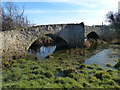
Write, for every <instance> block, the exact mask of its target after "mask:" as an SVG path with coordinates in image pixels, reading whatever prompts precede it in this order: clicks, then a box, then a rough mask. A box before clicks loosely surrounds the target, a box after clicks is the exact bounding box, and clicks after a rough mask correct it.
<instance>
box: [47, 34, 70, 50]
mask: <svg viewBox="0 0 120 90" xmlns="http://www.w3.org/2000/svg"><path fill="white" fill-rule="evenodd" d="M46 36H48V37H50V38H52V39H53V40H54V45H55V46H56V49H65V48H68V44H67V42H66V41H65V40H64V39H63V38H61V37H59V36H57V35H54V34H46Z"/></svg>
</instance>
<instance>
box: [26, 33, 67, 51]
mask: <svg viewBox="0 0 120 90" xmlns="http://www.w3.org/2000/svg"><path fill="white" fill-rule="evenodd" d="M54 45H55V46H56V49H61V48H62V49H63V48H67V47H68V44H67V42H66V41H65V40H64V39H63V38H61V37H59V36H57V35H54V34H45V35H44V36H42V37H39V38H38V39H37V40H34V41H33V43H32V44H31V45H30V46H29V47H28V51H29V50H30V49H32V50H34V51H37V50H38V48H40V47H41V46H54Z"/></svg>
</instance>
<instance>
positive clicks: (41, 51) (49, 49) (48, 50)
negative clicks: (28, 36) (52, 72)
mask: <svg viewBox="0 0 120 90" xmlns="http://www.w3.org/2000/svg"><path fill="white" fill-rule="evenodd" d="M55 49H56V46H42V47H40V48H38V50H37V51H35V50H29V52H30V53H32V54H35V55H36V56H38V57H39V58H41V59H44V58H45V57H47V56H48V55H50V54H52V53H53V52H54V51H55Z"/></svg>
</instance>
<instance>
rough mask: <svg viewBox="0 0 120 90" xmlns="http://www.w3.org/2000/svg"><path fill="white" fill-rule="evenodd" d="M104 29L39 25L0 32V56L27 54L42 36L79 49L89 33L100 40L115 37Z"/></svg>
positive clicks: (81, 24) (80, 25) (69, 25)
mask: <svg viewBox="0 0 120 90" xmlns="http://www.w3.org/2000/svg"><path fill="white" fill-rule="evenodd" d="M108 29H109V28H105V27H95V26H84V23H83V22H82V23H79V24H53V25H39V26H32V27H28V28H22V29H16V30H9V31H1V32H0V55H2V56H5V57H6V56H19V55H23V54H25V53H27V51H28V49H29V47H30V46H31V45H32V44H33V43H34V42H35V41H36V40H37V39H39V38H41V37H43V36H48V37H49V36H51V35H53V36H55V37H59V38H61V39H62V40H64V41H65V42H66V43H67V45H68V46H69V47H80V46H82V45H83V43H84V39H85V38H87V35H89V34H90V33H91V32H95V33H96V34H97V35H98V36H99V38H100V39H105V38H109V40H111V39H110V37H109V35H111V36H113V37H115V36H117V32H114V30H108Z"/></svg>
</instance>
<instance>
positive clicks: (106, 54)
mask: <svg viewBox="0 0 120 90" xmlns="http://www.w3.org/2000/svg"><path fill="white" fill-rule="evenodd" d="M113 52H114V49H112V48H110V49H104V50H102V51H100V52H99V53H97V54H96V55H93V56H92V57H91V58H89V59H86V60H85V62H84V63H85V64H88V65H91V64H93V63H95V64H98V65H100V66H102V67H103V68H104V69H115V68H114V67H113V66H114V65H115V64H116V63H117V62H116V61H115V60H116V59H118V58H119V57H118V55H117V54H114V55H113ZM106 64H110V65H111V66H110V67H108V66H107V65H106Z"/></svg>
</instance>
